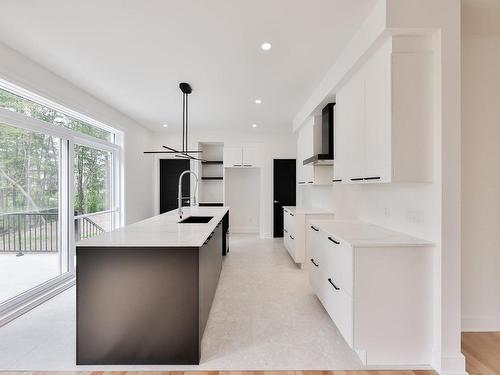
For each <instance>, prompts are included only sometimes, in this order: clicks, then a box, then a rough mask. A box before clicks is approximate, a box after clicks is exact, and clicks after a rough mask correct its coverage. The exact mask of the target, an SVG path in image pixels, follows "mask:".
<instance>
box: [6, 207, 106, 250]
mask: <svg viewBox="0 0 500 375" xmlns="http://www.w3.org/2000/svg"><path fill="white" fill-rule="evenodd" d="M105 213H106V211H103V212H96V213H92V214H82V215H78V214H77V213H75V240H76V241H80V240H83V239H86V238H90V237H93V236H96V235H98V234H100V233H102V232H104V231H105V230H104V228H102V227H101V226H100V225H99V224H97V223H96V222H95V221H93V220H92V216H97V215H102V214H105ZM58 250H59V213H58V210H57V209H47V210H43V211H36V212H35V211H30V212H10V213H5V214H1V215H0V253H9V252H10V253H17V254H18V255H22V254H23V253H26V252H29V253H50V252H57V251H58Z"/></svg>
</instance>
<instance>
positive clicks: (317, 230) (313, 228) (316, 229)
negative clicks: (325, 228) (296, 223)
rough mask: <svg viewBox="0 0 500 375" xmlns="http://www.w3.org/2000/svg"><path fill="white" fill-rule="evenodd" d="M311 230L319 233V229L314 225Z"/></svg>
mask: <svg viewBox="0 0 500 375" xmlns="http://www.w3.org/2000/svg"><path fill="white" fill-rule="evenodd" d="M311 229H312V230H315V231H316V232H319V229H318V228H315V227H314V226H313V225H311Z"/></svg>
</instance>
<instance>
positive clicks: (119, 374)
mask: <svg viewBox="0 0 500 375" xmlns="http://www.w3.org/2000/svg"><path fill="white" fill-rule="evenodd" d="M0 374H2V375H436V372H434V371H162V372H159V371H156V372H155V371H140V372H139V371H137V372H133V371H109V372H107V371H86V372H84V371H81V372H49V371H44V372H22V371H19V372H0Z"/></svg>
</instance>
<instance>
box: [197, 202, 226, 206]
mask: <svg viewBox="0 0 500 375" xmlns="http://www.w3.org/2000/svg"><path fill="white" fill-rule="evenodd" d="M198 206H200V207H222V206H224V203H222V202H199V203H198Z"/></svg>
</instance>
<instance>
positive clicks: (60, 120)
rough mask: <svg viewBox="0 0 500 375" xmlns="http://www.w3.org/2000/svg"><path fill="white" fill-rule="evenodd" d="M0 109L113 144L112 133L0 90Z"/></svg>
mask: <svg viewBox="0 0 500 375" xmlns="http://www.w3.org/2000/svg"><path fill="white" fill-rule="evenodd" d="M0 108H5V109H8V110H10V111H14V112H18V113H22V114H23V115H26V116H29V117H33V118H36V119H38V120H42V121H45V122H48V123H50V124H54V125H59V126H63V127H65V128H68V129H72V130H75V131H77V132H81V133H83V134H87V135H90V136H92V137H96V138H98V139H102V140H105V141H109V142H114V133H112V132H110V131H107V130H104V129H101V128H99V127H97V126H94V125H92V124H89V123H88V122H83V121H80V120H77V119H75V118H73V117H71V116H69V115H67V114H64V113H62V112H60V111H57V110H55V109H53V108H49V107H46V106H44V105H42V104H39V103H35V102H33V101H31V100H28V99H25V98H23V97H21V96H19V95H16V94H13V93H11V92H9V91H6V90H2V89H1V88H0Z"/></svg>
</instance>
